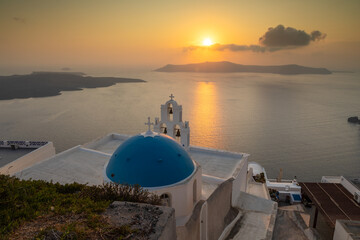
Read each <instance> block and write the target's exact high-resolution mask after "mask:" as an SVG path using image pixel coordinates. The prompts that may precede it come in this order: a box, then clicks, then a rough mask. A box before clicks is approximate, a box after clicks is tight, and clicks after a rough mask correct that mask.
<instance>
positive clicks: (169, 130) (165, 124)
mask: <svg viewBox="0 0 360 240" xmlns="http://www.w3.org/2000/svg"><path fill="white" fill-rule="evenodd" d="M169 97H170V100H168V101H167V102H166V103H165V104H162V105H161V108H160V111H161V115H160V116H161V118H160V119H159V118H155V125H154V131H155V132H158V133H163V134H166V135H168V136H170V137H172V138H174V139H175V140H176V141H178V142H179V143H180V144H181V145H182V146H183V147H188V146H189V145H190V126H189V122H188V121H185V122H183V120H182V106H181V105H178V103H177V102H176V101H175V100H174V98H175V97H174V95H173V94H171V95H170V96H169Z"/></svg>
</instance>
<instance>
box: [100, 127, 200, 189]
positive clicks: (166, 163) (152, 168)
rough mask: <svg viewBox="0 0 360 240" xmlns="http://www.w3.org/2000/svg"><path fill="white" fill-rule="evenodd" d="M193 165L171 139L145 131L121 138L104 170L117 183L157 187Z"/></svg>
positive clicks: (189, 171)
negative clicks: (122, 140) (124, 139)
mask: <svg viewBox="0 0 360 240" xmlns="http://www.w3.org/2000/svg"><path fill="white" fill-rule="evenodd" d="M150 133H151V132H150ZM194 169H195V165H194V162H193V161H192V159H191V158H190V156H189V154H188V153H187V152H186V151H185V149H184V148H183V147H182V146H181V145H180V144H178V143H177V142H176V141H175V140H174V139H172V138H171V137H168V136H166V135H163V134H161V135H155V134H154V133H152V134H150V135H148V133H147V134H145V135H137V136H134V137H131V138H129V139H128V140H126V141H125V142H123V144H121V145H120V146H119V147H118V149H116V151H115V152H114V153H113V155H112V156H111V158H110V161H109V163H108V165H107V167H106V170H105V171H106V172H105V174H106V176H107V178H108V179H110V180H111V181H113V182H116V183H120V184H131V185H133V184H139V185H140V186H142V187H161V186H166V185H170V184H174V183H177V182H180V181H181V180H184V179H185V178H187V177H189V176H190V175H191V174H192V173H193V172H194Z"/></svg>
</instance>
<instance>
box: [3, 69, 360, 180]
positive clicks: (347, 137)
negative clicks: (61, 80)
mask: <svg viewBox="0 0 360 240" xmlns="http://www.w3.org/2000/svg"><path fill="white" fill-rule="evenodd" d="M88 73H89V74H93V75H96V74H94V73H90V72H88ZM97 75H105V76H106V75H107V76H109V75H112V76H119V77H136V78H141V79H144V80H146V81H148V82H147V83H130V84H129V83H125V84H117V85H115V86H112V87H108V88H98V89H85V90H83V91H74V92H64V93H63V94H62V95H60V96H56V97H48V98H37V99H25V100H9V101H0V138H1V139H7V140H12V139H19V140H23V139H25V140H27V139H29V140H49V141H53V142H54V144H55V147H56V149H57V152H60V151H63V150H65V149H68V148H70V147H73V146H75V145H78V144H83V143H86V142H88V141H91V140H93V139H95V138H97V137H101V136H104V135H106V134H107V133H110V132H117V133H124V134H137V133H139V132H143V131H145V130H146V127H145V125H144V122H145V121H146V120H147V117H148V116H150V117H151V118H152V119H153V118H154V117H157V116H160V104H163V103H164V102H165V101H167V100H168V99H169V98H168V96H169V95H170V93H173V94H174V95H175V100H177V101H178V103H180V104H182V105H183V119H185V120H189V121H190V126H191V144H192V145H199V146H205V147H212V148H220V149H225V150H229V151H236V152H246V153H250V154H251V157H250V161H256V162H259V163H260V164H262V165H263V166H264V167H265V168H266V170H267V173H268V175H269V176H270V177H276V176H277V174H278V171H279V168H283V170H284V177H286V178H292V177H293V176H294V175H296V176H297V177H298V179H299V180H303V181H304V180H305V181H311V180H320V178H321V176H322V175H345V176H350V177H359V176H360V125H353V124H348V123H347V118H348V117H349V116H354V115H360V74H358V73H352V74H350V73H337V74H332V75H323V76H322V75H319V76H317V75H301V76H280V75H272V74H244V73H236V74H199V73H156V72H138V73H107V74H97Z"/></svg>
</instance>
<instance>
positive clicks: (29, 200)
mask: <svg viewBox="0 0 360 240" xmlns="http://www.w3.org/2000/svg"><path fill="white" fill-rule="evenodd" d="M113 201H129V202H141V203H149V204H154V205H156V204H157V205H159V204H160V199H159V197H158V196H156V195H154V194H151V193H149V192H148V191H147V190H144V189H142V188H141V187H140V186H138V185H136V186H126V185H117V184H105V185H102V186H87V185H84V184H79V183H72V184H65V185H61V184H59V183H51V182H50V183H49V182H45V181H42V180H20V179H18V178H15V177H10V176H7V175H1V174H0V236H4V235H7V234H9V233H11V232H12V231H13V230H15V229H16V228H17V227H18V226H19V225H20V224H21V223H22V222H24V221H28V220H31V219H34V218H36V217H38V216H43V215H46V214H49V213H51V214H59V215H64V214H69V213H70V214H71V213H72V214H80V213H82V214H87V215H88V216H94V214H98V213H101V212H103V211H104V210H105V209H106V208H107V207H108V206H109V204H110V203H111V202H113ZM95 219H96V217H95ZM93 224H95V225H94V226H96V223H95V222H94V223H93ZM90 225H91V223H90ZM89 227H91V226H89ZM114 231H117V230H114Z"/></svg>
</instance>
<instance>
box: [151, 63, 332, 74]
mask: <svg viewBox="0 0 360 240" xmlns="http://www.w3.org/2000/svg"><path fill="white" fill-rule="evenodd" d="M155 71H157V72H205V73H227V72H228V73H230V72H249V73H275V74H286V75H293V74H331V71H329V70H327V69H326V68H312V67H305V66H300V65H296V64H289V65H278V66H260V65H242V64H236V63H232V62H204V63H192V64H184V65H173V64H168V65H166V66H164V67H162V68H159V69H156V70H155Z"/></svg>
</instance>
